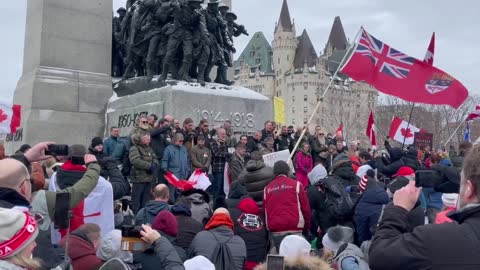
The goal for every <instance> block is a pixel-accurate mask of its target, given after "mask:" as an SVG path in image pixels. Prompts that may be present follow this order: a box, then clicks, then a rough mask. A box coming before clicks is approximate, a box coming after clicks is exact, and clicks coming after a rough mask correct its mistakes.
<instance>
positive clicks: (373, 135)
mask: <svg viewBox="0 0 480 270" xmlns="http://www.w3.org/2000/svg"><path fill="white" fill-rule="evenodd" d="M367 137H368V138H369V139H370V142H371V143H372V146H377V132H376V130H375V118H374V117H373V112H370V117H369V118H368V124H367Z"/></svg>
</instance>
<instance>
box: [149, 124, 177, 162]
mask: <svg viewBox="0 0 480 270" xmlns="http://www.w3.org/2000/svg"><path fill="white" fill-rule="evenodd" d="M171 130H172V129H171V128H170V127H169V126H167V127H157V128H155V129H153V130H152V131H151V133H150V137H151V138H152V141H151V142H150V147H152V150H153V152H155V155H157V158H158V159H162V157H163V151H164V150H165V147H167V146H168V145H169V144H170V142H169V140H168V139H171V138H169V137H170V136H171V135H170V133H171Z"/></svg>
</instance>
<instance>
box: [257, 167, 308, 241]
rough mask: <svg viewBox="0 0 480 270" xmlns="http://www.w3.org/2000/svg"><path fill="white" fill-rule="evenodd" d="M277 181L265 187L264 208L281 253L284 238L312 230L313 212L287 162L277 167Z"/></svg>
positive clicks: (270, 229)
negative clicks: (290, 176)
mask: <svg viewBox="0 0 480 270" xmlns="http://www.w3.org/2000/svg"><path fill="white" fill-rule="evenodd" d="M273 174H274V175H275V178H274V179H273V180H272V181H271V182H270V183H269V184H268V185H267V186H266V187H265V190H264V197H263V206H264V209H265V216H266V222H267V228H268V230H269V231H270V232H272V235H273V240H274V243H275V246H276V247H277V250H278V249H279V248H280V243H281V242H282V240H283V238H285V237H286V236H288V235H290V234H296V235H299V236H301V235H302V233H303V232H305V233H307V232H308V230H309V229H310V221H311V210H310V204H309V201H308V197H307V193H306V192H305V190H304V188H303V186H302V184H301V183H300V182H298V181H295V180H293V179H291V178H289V177H288V175H289V174H290V167H289V166H288V164H287V162H285V161H277V162H275V164H274V165H273Z"/></svg>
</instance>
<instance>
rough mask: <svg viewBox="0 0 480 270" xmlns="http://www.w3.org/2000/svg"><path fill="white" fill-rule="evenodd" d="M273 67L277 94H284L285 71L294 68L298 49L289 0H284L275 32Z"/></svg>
mask: <svg viewBox="0 0 480 270" xmlns="http://www.w3.org/2000/svg"><path fill="white" fill-rule="evenodd" d="M272 49H273V69H274V72H275V75H276V82H275V84H276V86H278V87H277V93H276V95H277V96H282V91H284V90H285V89H282V88H284V87H282V86H283V85H285V87H286V84H285V73H286V72H287V71H289V70H291V69H292V67H293V60H294V58H295V51H296V49H297V37H296V33H295V23H294V22H292V19H291V17H290V11H289V10H288V4H287V0H283V5H282V10H281V12H280V18H279V19H278V22H277V24H276V26H275V33H274V34H273V42H272Z"/></svg>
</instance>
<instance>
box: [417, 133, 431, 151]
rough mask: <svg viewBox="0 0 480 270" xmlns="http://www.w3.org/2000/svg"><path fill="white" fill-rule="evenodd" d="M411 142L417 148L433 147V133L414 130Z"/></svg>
mask: <svg viewBox="0 0 480 270" xmlns="http://www.w3.org/2000/svg"><path fill="white" fill-rule="evenodd" d="M413 144H414V145H415V148H417V149H418V150H421V149H424V148H425V147H426V146H430V149H433V133H422V132H415V138H414V141H413Z"/></svg>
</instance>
